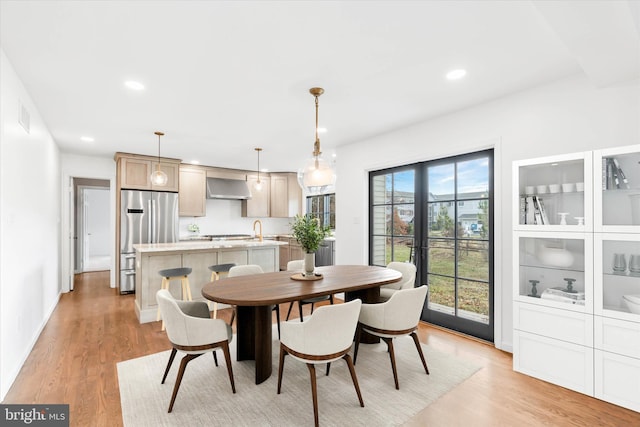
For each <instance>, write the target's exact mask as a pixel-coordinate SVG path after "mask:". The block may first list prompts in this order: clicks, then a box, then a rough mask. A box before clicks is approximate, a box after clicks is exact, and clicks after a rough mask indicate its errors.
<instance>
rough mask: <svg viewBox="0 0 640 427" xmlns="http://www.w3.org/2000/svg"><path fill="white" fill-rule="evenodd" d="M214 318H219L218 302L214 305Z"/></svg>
mask: <svg viewBox="0 0 640 427" xmlns="http://www.w3.org/2000/svg"><path fill="white" fill-rule="evenodd" d="M213 318H214V319H217V318H218V303H217V302H214V303H213Z"/></svg>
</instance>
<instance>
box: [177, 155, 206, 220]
mask: <svg viewBox="0 0 640 427" xmlns="http://www.w3.org/2000/svg"><path fill="white" fill-rule="evenodd" d="M206 190H207V173H206V171H205V170H203V169H198V168H190V167H182V166H181V167H180V192H179V198H180V216H205V215H206V214H207V209H206Z"/></svg>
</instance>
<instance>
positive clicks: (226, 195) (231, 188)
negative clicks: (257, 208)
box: [207, 178, 251, 200]
mask: <svg viewBox="0 0 640 427" xmlns="http://www.w3.org/2000/svg"><path fill="white" fill-rule="evenodd" d="M250 198H251V191H249V186H248V185H247V182H246V181H242V180H239V179H224V178H207V199H232V200H247V199H250Z"/></svg>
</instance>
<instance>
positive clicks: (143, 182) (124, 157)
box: [115, 153, 180, 192]
mask: <svg viewBox="0 0 640 427" xmlns="http://www.w3.org/2000/svg"><path fill="white" fill-rule="evenodd" d="M115 159H116V162H117V168H118V180H119V181H118V182H119V188H121V189H129V190H155V191H173V192H177V191H178V186H179V172H178V171H179V165H180V160H178V159H161V161H160V170H161V171H163V172H164V173H166V174H167V184H166V185H163V186H155V185H153V184H152V183H151V173H152V172H153V171H154V170H155V169H156V168H157V166H158V159H157V158H155V160H154V158H152V157H149V156H139V155H135V154H126V153H116V156H115Z"/></svg>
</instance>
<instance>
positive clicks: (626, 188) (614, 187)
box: [593, 145, 640, 233]
mask: <svg viewBox="0 0 640 427" xmlns="http://www.w3.org/2000/svg"><path fill="white" fill-rule="evenodd" d="M639 162H640V145H630V146H626V147H618V148H611V149H606V150H598V151H595V152H594V154H593V166H594V170H595V174H594V177H595V178H594V187H595V188H594V221H595V228H596V231H599V232H614V233H615V232H618V233H640V167H638V163H639Z"/></svg>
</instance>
